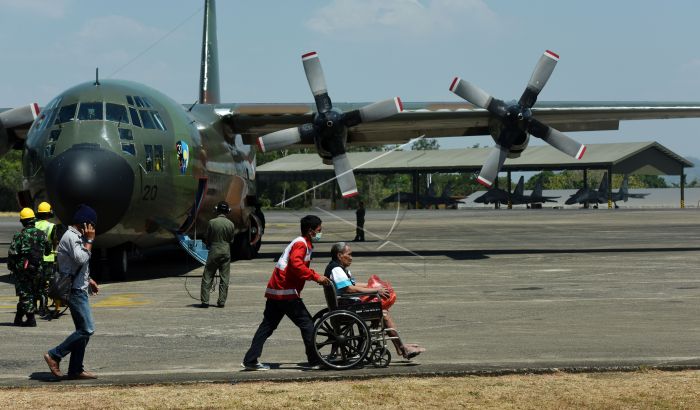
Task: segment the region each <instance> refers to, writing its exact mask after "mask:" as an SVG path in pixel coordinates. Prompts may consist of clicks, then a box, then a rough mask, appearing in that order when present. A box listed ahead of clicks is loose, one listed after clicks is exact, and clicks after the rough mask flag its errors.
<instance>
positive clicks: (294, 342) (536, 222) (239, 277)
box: [0, 209, 700, 386]
mask: <svg viewBox="0 0 700 410" xmlns="http://www.w3.org/2000/svg"><path fill="white" fill-rule="evenodd" d="M307 213H310V212H304V211H269V212H267V213H266V219H267V229H266V234H265V237H264V244H263V247H262V249H261V257H260V258H258V259H256V260H253V261H240V262H235V263H234V264H233V265H232V278H231V287H230V290H229V296H228V301H227V304H226V307H225V308H223V309H218V308H216V307H212V308H209V309H199V308H196V307H194V306H195V304H197V303H199V302H198V300H195V299H193V298H191V297H190V295H189V294H188V292H189V293H191V294H192V295H193V296H194V297H198V294H199V284H200V280H201V279H200V278H201V274H202V270H203V269H202V268H201V267H199V266H197V265H196V263H193V262H192V261H190V260H188V258H187V256H186V255H185V254H184V252H181V251H179V250H177V249H160V250H155V251H151V252H148V253H147V254H146V255H145V257H144V258H143V259H142V260H139V261H132V262H131V266H130V278H129V280H128V281H126V282H121V283H104V284H102V285H101V291H100V294H99V295H97V296H95V297H92V298H91V303H92V306H93V314H94V316H95V320H96V329H97V330H96V333H95V335H94V336H93V337H92V338H91V340H90V344H89V345H88V348H87V352H86V359H85V365H86V369H87V370H91V371H94V372H96V373H97V374H98V375H99V379H97V380H94V381H80V382H67V381H61V383H62V384H65V383H80V384H140V383H180V382H208V381H214V382H234V383H235V382H241V381H245V380H277V379H284V380H299V379H310V378H311V379H317V378H322V379H327V378H365V377H376V376H386V375H399V376H400V375H433V374H500V373H510V372H549V371H553V369H557V368H558V369H564V370H569V371H589V370H593V371H595V370H627V369H636V368H639V367H649V368H661V369H684V368H695V369H697V368H700V211H698V210H696V209H686V210H669V209H664V210H626V209H618V210H608V209H600V210H592V209H591V210H574V209H567V210H552V209H542V210H411V211H401V212H399V213H397V212H395V211H394V212H392V211H374V210H368V212H367V222H366V225H365V227H366V229H367V230H368V231H369V232H371V233H368V234H367V235H366V237H367V242H364V243H353V244H351V246H352V247H353V254H354V262H353V264H352V266H351V270H352V272H353V274H354V275H355V277H356V278H357V279H358V281H362V280H366V278H367V277H368V276H369V275H370V274H377V275H379V276H380V277H381V278H383V279H385V280H389V281H390V282H391V283H392V284H393V286H394V288H395V289H396V292H397V294H398V298H397V302H396V304H395V305H394V307H392V309H391V312H392V314H393V316H394V318H395V320H396V323H397V326H398V328H399V331H400V333H401V336H402V337H403V339H404V340H405V341H407V342H414V343H419V344H421V345H423V346H424V347H426V349H427V352H425V353H423V354H422V355H420V356H418V357H417V358H415V359H414V360H412V361H410V362H408V361H404V360H402V359H401V360H400V358H397V355H396V354H395V351H393V349H392V352H393V353H394V355H393V358H392V359H393V360H392V363H391V365H390V366H389V367H387V368H374V367H372V366H366V367H364V368H360V369H353V370H346V371H323V370H315V371H312V370H304V369H302V367H301V365H302V364H303V363H304V362H305V360H306V358H305V355H304V348H303V344H302V342H301V337H300V335H299V331H298V329H297V328H296V327H295V326H294V325H293V324H292V323H291V321H289V320H288V319H284V320H283V321H282V323H281V324H280V327H279V328H278V329H277V331H276V332H275V333H274V335H273V336H272V337H271V338H270V339H269V340H268V341H267V343H266V345H265V349H264V351H263V356H262V357H261V361H263V362H265V363H269V364H271V365H272V367H273V369H272V370H270V371H267V372H246V371H242V370H241V368H240V362H241V360H242V358H243V355H244V353H245V351H246V350H247V349H248V347H249V345H250V342H251V339H252V336H253V333H254V332H255V330H256V329H257V326H258V324H259V323H260V320H261V319H262V310H263V308H264V304H265V300H264V297H263V293H264V289H265V285H266V283H267V280H268V278H269V276H270V273H271V272H272V269H273V266H274V260H275V259H276V258H277V257H278V256H279V254H280V253H281V252H282V250H283V249H284V247H285V246H286V245H287V243H288V242H289V241H290V240H291V239H292V238H293V237H295V236H296V235H297V234H298V220H299V218H300V217H302V216H303V215H305V214H307ZM311 213H315V214H317V215H319V216H320V217H321V218H322V219H323V220H324V225H323V228H324V229H323V241H322V242H321V243H320V244H318V245H317V246H316V252H314V260H313V262H312V268H314V269H315V270H316V271H319V272H322V271H323V269H324V268H325V265H326V263H327V262H328V261H329V253H328V252H329V250H330V247H331V245H332V243H334V242H336V241H340V240H349V239H352V238H353V236H354V226H353V222H354V213H353V212H352V211H338V212H333V213H330V212H328V211H321V210H314V211H313V212H311ZM17 229H19V224H18V223H17V222H16V220H15V219H14V218H9V217H3V218H0V334H1V335H2V343H1V344H0V368H1V369H2V370H3V371H2V372H1V373H0V386H37V385H46V383H48V382H51V381H53V378H52V376H51V374H50V373H49V372H48V368H47V366H46V364H45V362H44V360H43V358H42V355H43V353H44V352H46V351H47V350H48V349H49V348H51V347H54V346H55V345H57V344H58V343H60V342H61V341H62V340H63V339H64V338H65V337H66V336H67V335H68V334H70V333H71V332H72V331H73V329H74V327H73V323H72V321H71V318H70V315H69V314H68V312H66V315H63V316H62V317H61V318H59V319H58V320H53V321H45V320H41V321H39V323H38V327H36V328H19V327H14V326H11V323H12V319H13V317H14V313H15V304H16V297H15V295H14V287H13V285H12V283H11V281H10V278H9V276H8V271H7V266H6V264H5V262H6V258H5V256H6V255H7V248H8V245H9V241H10V239H11V236H12V233H13V232H14V231H16V230H17ZM372 233H373V234H375V235H376V236H373V235H372ZM389 233H390V235H389V237H388V239H389V241H390V242H385V241H384V239H385V238H386V237H387V235H388V234H389ZM302 296H303V297H304V301H305V303H306V305H307V307H308V308H309V311H310V312H311V314H314V313H315V312H316V311H318V310H320V309H322V308H323V307H324V306H325V302H324V300H323V292H322V289H321V288H320V287H319V286H318V285H316V284H315V283H307V285H306V288H305V289H304V292H303V293H302ZM211 300H212V302H213V303H214V302H215V301H216V294H213V295H212V298H211ZM63 366H67V360H66V362H65V364H63Z"/></svg>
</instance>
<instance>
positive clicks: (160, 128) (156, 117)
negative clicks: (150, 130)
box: [151, 111, 165, 131]
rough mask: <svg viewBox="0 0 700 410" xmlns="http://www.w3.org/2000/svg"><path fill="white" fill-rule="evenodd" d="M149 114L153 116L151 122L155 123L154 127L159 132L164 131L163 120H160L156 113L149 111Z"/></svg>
mask: <svg viewBox="0 0 700 410" xmlns="http://www.w3.org/2000/svg"><path fill="white" fill-rule="evenodd" d="M151 114H153V120H154V121H155V122H156V127H158V129H159V130H161V131H165V122H163V118H161V116H160V114H159V113H158V111H151Z"/></svg>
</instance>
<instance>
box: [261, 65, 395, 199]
mask: <svg viewBox="0 0 700 410" xmlns="http://www.w3.org/2000/svg"><path fill="white" fill-rule="evenodd" d="M301 60H302V63H303V65H304V71H305V72H306V79H307V80H308V82H309V87H310V88H311V92H312V93H313V95H314V100H315V101H316V111H317V112H316V113H315V114H314V116H313V120H312V122H311V123H307V124H302V125H300V126H298V127H294V128H287V129H284V130H280V131H275V132H272V133H270V134H266V135H263V136H261V137H259V138H258V147H259V148H260V150H261V151H263V152H265V151H270V150H277V149H281V148H284V147H286V146H288V145H292V144H296V143H298V142H301V141H304V142H310V141H311V140H313V141H314V144H315V145H316V150H317V151H318V154H319V156H320V157H321V158H322V159H323V162H324V163H325V164H331V163H332V164H333V168H334V170H335V175H336V178H337V179H338V185H339V186H340V192H341V193H342V195H343V197H344V198H349V197H352V196H355V195H357V193H358V192H357V184H356V182H355V175H354V174H353V172H352V165H351V164H350V161H349V160H348V157H347V155H346V153H345V144H346V141H347V132H348V128H350V127H354V126H356V125H358V124H361V123H363V122H370V121H377V120H381V119H383V118H387V117H391V116H392V115H395V114H397V113H400V112H401V111H403V105H402V103H401V99H399V97H395V98H390V99H387V100H383V101H379V102H376V103H372V104H369V105H366V106H364V107H362V108H359V109H357V110H352V111H348V112H347V113H344V112H342V111H341V110H340V109H338V108H333V104H332V102H331V98H330V97H329V96H328V90H327V88H326V79H325V77H324V75H323V69H322V68H321V61H320V60H319V58H318V54H317V53H316V52H315V51H313V52H310V53H306V54H304V55H303V56H302V57H301Z"/></svg>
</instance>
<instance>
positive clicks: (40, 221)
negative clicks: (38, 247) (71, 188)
mask: <svg viewBox="0 0 700 410" xmlns="http://www.w3.org/2000/svg"><path fill="white" fill-rule="evenodd" d="M36 215H37V221H36V223H35V224H34V226H36V227H37V229H39V230H41V231H42V232H44V234H45V235H46V238H48V240H49V243H50V244H51V253H49V254H48V255H44V265H43V267H42V274H43V279H44V280H43V285H44V286H41V287H40V290H41V291H42V292H44V295H45V293H46V292H47V291H48V285H49V283H51V279H52V278H53V276H54V275H55V274H56V246H57V245H58V235H57V234H56V231H57V229H56V228H57V226H56V224H54V223H53V222H51V221H49V219H51V218H53V210H52V209H51V204H49V203H48V202H42V203H40V204H39V207H38V208H37V209H36ZM44 300H46V299H45V298H44ZM54 303H56V308H57V309H58V308H59V307H60V303H61V302H60V301H59V300H56V301H54Z"/></svg>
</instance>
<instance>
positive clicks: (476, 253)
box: [258, 246, 700, 260]
mask: <svg viewBox="0 0 700 410" xmlns="http://www.w3.org/2000/svg"><path fill="white" fill-rule="evenodd" d="M697 251H700V247H697V246H691V247H674V248H665V247H655V248H654V247H651V248H649V247H647V248H605V249H600V248H574V249H551V248H546V249H545V248H536V249H473V250H411V252H407V251H403V250H396V251H363V250H358V249H357V248H354V249H353V251H352V254H353V257H355V258H358V257H377V256H379V257H411V256H413V257H419V256H420V257H432V256H446V257H448V258H450V259H454V260H478V259H488V258H489V255H530V254H567V253H571V254H585V253H591V254H596V253H653V252H697ZM416 255H418V256H416ZM279 256H280V254H279V252H275V253H272V252H261V253H260V254H259V256H258V258H259V259H265V258H272V259H273V260H277V258H279ZM314 256H315V257H319V258H330V256H331V255H330V252H316V251H314Z"/></svg>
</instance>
